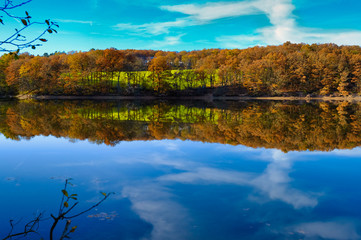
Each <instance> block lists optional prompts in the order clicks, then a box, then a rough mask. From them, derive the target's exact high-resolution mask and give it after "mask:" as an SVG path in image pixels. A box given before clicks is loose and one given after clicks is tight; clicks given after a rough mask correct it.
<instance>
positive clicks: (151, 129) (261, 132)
mask: <svg viewBox="0 0 361 240" xmlns="http://www.w3.org/2000/svg"><path fill="white" fill-rule="evenodd" d="M198 104H199V105H197V102H193V103H183V102H182V103H181V104H179V103H173V104H168V103H164V102H163V103H160V102H154V103H150V102H149V101H148V102H147V103H146V104H145V103H143V102H138V103H137V104H135V103H134V102H124V101H122V102H99V101H98V102H91V101H88V102H78V101H65V102H63V101H59V102H57V101H40V102H33V101H21V102H2V103H1V105H0V132H1V134H3V135H4V136H5V137H7V138H11V139H14V140H21V139H29V138H32V137H34V136H39V135H44V136H49V135H52V136H55V137H65V138H68V139H71V140H72V139H74V140H77V139H78V140H89V141H91V142H94V143H97V144H107V145H116V144H118V143H119V142H121V141H134V140H160V139H181V140H192V141H202V142H210V143H223V144H232V145H238V144H242V145H245V146H249V147H264V148H277V149H281V150H283V151H291V150H307V149H308V150H322V151H330V150H333V149H351V148H354V147H356V146H360V145H361V105H360V104H351V103H348V102H342V103H337V104H329V103H325V102H323V103H319V104H318V103H309V104H302V105H298V104H294V103H293V104H284V103H280V102H263V103H255V102H248V103H229V102H228V103H227V102H213V103H205V104H206V105H205V104H204V103H202V102H199V103H198ZM207 104H208V106H207Z"/></svg>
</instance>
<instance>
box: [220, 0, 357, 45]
mask: <svg viewBox="0 0 361 240" xmlns="http://www.w3.org/2000/svg"><path fill="white" fill-rule="evenodd" d="M255 6H256V7H257V8H258V9H259V10H260V11H262V12H263V13H264V14H266V15H267V17H268V18H269V20H270V23H271V24H272V26H270V27H264V28H260V29H257V30H256V32H255V33H254V34H253V35H236V36H222V37H218V38H217V41H218V42H219V43H220V44H222V47H231V48H237V47H238V48H245V47H247V46H248V47H249V46H250V45H257V44H259V45H276V44H281V43H284V42H286V41H291V42H296V43H301V42H302V43H330V42H332V43H336V44H339V45H355V44H356V45H357V44H361V31H336V30H333V31H326V30H323V29H313V28H305V27H300V26H299V25H298V24H297V23H296V20H295V18H294V16H293V14H292V11H293V10H294V9H295V7H294V5H293V4H292V2H291V0H267V1H266V0H259V1H255Z"/></svg>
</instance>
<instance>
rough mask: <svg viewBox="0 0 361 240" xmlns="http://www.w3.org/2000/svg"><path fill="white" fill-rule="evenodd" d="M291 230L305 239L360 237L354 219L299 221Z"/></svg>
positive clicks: (349, 238) (351, 239) (350, 238)
mask: <svg viewBox="0 0 361 240" xmlns="http://www.w3.org/2000/svg"><path fill="white" fill-rule="evenodd" d="M292 230H293V231H295V232H297V233H299V234H301V235H303V236H305V237H306V239H315V238H322V239H337V240H341V239H348V240H354V239H355V240H356V239H360V238H361V237H360V235H359V234H358V233H357V231H356V225H355V223H354V221H330V222H309V223H301V224H299V225H297V226H294V227H292Z"/></svg>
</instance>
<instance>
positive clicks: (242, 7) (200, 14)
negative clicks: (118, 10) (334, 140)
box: [161, 1, 259, 23]
mask: <svg viewBox="0 0 361 240" xmlns="http://www.w3.org/2000/svg"><path fill="white" fill-rule="evenodd" d="M161 9H163V10H167V11H171V12H179V13H183V14H186V15H189V16H191V18H192V19H193V20H195V21H199V23H202V22H208V21H211V20H216V19H221V18H228V17H238V16H242V15H251V14H258V13H259V10H258V9H257V8H256V7H255V4H254V3H253V2H248V1H243V2H228V3H226V2H217V3H207V4H204V5H198V4H183V5H175V6H162V7H161Z"/></svg>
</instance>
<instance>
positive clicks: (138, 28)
mask: <svg viewBox="0 0 361 240" xmlns="http://www.w3.org/2000/svg"><path fill="white" fill-rule="evenodd" d="M192 25H193V24H192V21H189V19H186V18H184V19H177V20H175V21H170V22H159V23H145V24H140V25H133V24H130V23H119V24H117V25H115V26H114V28H115V29H116V30H129V31H133V32H137V33H149V34H152V35H160V34H165V33H169V29H170V28H172V27H186V26H192Z"/></svg>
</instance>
